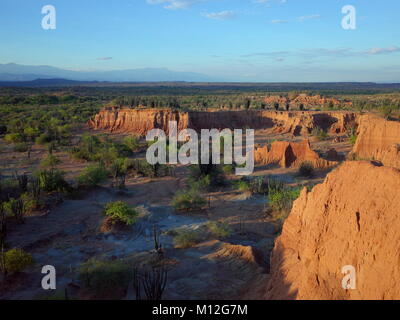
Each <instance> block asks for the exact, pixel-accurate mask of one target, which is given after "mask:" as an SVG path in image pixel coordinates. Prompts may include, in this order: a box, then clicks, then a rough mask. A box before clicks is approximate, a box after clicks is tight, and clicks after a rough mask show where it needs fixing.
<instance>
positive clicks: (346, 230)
mask: <svg viewBox="0 0 400 320" xmlns="http://www.w3.org/2000/svg"><path fill="white" fill-rule="evenodd" d="M399 190H400V170H397V169H395V168H389V167H385V166H377V165H374V164H373V163H371V162H367V161H362V162H345V163H344V164H343V165H341V166H340V167H339V168H337V169H335V170H334V171H333V172H331V173H330V174H329V175H328V176H327V178H326V179H325V181H324V183H322V184H320V185H317V186H316V187H314V189H313V190H312V191H311V192H309V193H308V192H307V190H306V189H304V190H303V191H302V193H301V195H300V197H299V198H298V199H297V200H296V201H295V203H294V207H293V209H292V212H291V213H290V215H289V217H288V219H287V220H286V221H285V223H284V226H283V231H282V234H281V235H280V237H279V238H278V239H277V240H276V243H275V248H274V250H273V254H272V259H271V279H270V281H269V283H268V286H267V293H266V295H265V298H266V299H399V298H400V282H399V279H400V267H399V266H400V233H399V228H400V199H399V197H398V192H399ZM346 265H351V266H354V268H355V270H356V289H355V290H345V289H343V288H342V279H343V277H344V274H342V273H341V271H342V268H343V267H344V266H346Z"/></svg>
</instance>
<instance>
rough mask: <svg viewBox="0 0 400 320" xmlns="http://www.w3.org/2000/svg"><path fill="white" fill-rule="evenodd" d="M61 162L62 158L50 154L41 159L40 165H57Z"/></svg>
mask: <svg viewBox="0 0 400 320" xmlns="http://www.w3.org/2000/svg"><path fill="white" fill-rule="evenodd" d="M60 162H61V160H60V159H58V158H57V157H56V156H54V155H52V154H49V155H48V156H47V157H46V158H44V159H43V160H42V161H40V166H41V167H44V168H46V167H55V166H56V165H58V164H59V163H60Z"/></svg>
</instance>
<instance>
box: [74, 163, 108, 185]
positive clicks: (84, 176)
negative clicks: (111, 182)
mask: <svg viewBox="0 0 400 320" xmlns="http://www.w3.org/2000/svg"><path fill="white" fill-rule="evenodd" d="M107 176H108V171H107V170H106V168H105V167H104V166H103V165H102V164H91V165H89V166H87V167H86V168H85V169H83V172H82V173H81V174H80V175H79V177H78V183H79V184H80V185H84V186H92V187H94V186H97V185H99V184H100V183H101V182H103V181H104V180H106V179H107Z"/></svg>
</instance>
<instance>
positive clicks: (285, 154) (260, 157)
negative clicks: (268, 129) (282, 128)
mask: <svg viewBox="0 0 400 320" xmlns="http://www.w3.org/2000/svg"><path fill="white" fill-rule="evenodd" d="M254 159H255V161H256V162H257V163H261V164H264V165H267V164H272V163H276V164H279V165H280V166H281V167H283V168H290V167H299V166H300V165H301V164H302V163H303V162H305V161H307V162H310V163H312V165H313V167H314V168H327V167H330V166H333V165H335V164H337V162H333V161H327V160H324V159H321V158H320V157H319V155H318V153H316V152H315V151H313V150H312V149H311V146H310V142H309V141H308V140H303V141H302V142H287V141H274V142H273V143H272V145H271V148H270V149H269V148H268V146H265V147H261V148H257V149H256V150H255V152H254Z"/></svg>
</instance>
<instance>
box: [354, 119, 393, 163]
mask: <svg viewBox="0 0 400 320" xmlns="http://www.w3.org/2000/svg"><path fill="white" fill-rule="evenodd" d="M357 135H358V136H357V141H356V144H355V145H354V148H353V153H354V154H356V155H357V157H359V158H364V159H373V160H377V161H380V162H382V164H384V165H385V166H390V167H395V168H400V151H399V150H400V122H399V121H388V120H385V119H383V118H379V117H376V116H373V115H364V116H361V117H360V118H359V126H358V132H357Z"/></svg>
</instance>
